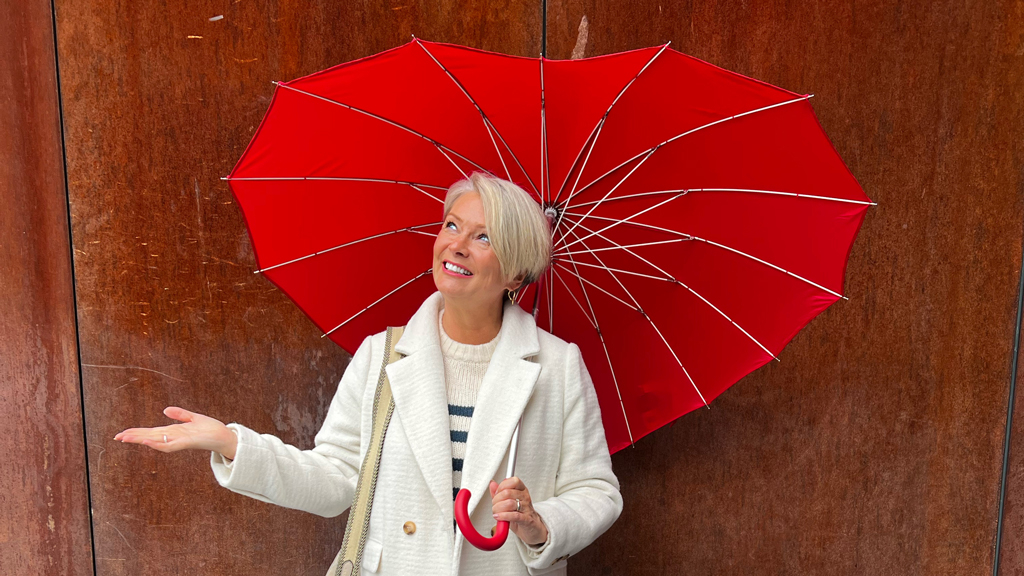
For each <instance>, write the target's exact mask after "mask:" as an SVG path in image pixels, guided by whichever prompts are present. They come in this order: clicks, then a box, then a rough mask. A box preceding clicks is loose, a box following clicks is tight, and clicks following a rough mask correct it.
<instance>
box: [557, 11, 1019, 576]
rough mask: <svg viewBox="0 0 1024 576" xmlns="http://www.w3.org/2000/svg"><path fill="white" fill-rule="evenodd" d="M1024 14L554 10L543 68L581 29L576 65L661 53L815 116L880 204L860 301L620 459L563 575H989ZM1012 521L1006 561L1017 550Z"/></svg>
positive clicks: (861, 266)
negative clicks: (590, 534) (605, 519)
mask: <svg viewBox="0 0 1024 576" xmlns="http://www.w3.org/2000/svg"><path fill="white" fill-rule="evenodd" d="M1021 10H1022V9H1021V6H1020V4H1019V3H1014V2H1010V1H1007V0H1000V1H989V0H970V1H967V2H945V1H943V2H938V3H914V2H909V3H907V2H903V3H895V2H880V1H877V0H870V1H863V2H862V1H850V2H844V1H832V2H783V1H764V2H747V3H739V2H718V3H708V2H703V3H702V2H674V3H673V2H663V1H657V0H630V1H627V2H614V3H612V2H599V1H590V0H549V2H548V28H547V29H548V53H549V55H550V56H551V57H553V58H568V57H569V56H570V54H571V53H572V52H573V48H574V47H575V45H576V40H577V30H578V26H579V23H580V21H581V19H582V17H583V16H584V15H585V16H586V17H587V20H588V24H589V26H588V28H589V30H588V41H587V45H586V47H585V49H584V51H585V53H586V55H587V56H593V55H598V54H605V53H611V52H616V51H620V50H627V49H633V48H639V47H643V46H650V45H656V44H661V43H663V42H666V41H672V46H673V48H675V49H677V50H680V51H682V52H686V53H689V54H692V55H694V56H696V57H698V58H701V59H704V60H707V61H709V62H711V63H713V64H716V65H719V66H722V67H724V68H726V69H730V70H734V71H737V72H740V73H742V74H746V75H748V76H752V77H755V78H758V79H761V80H765V81H767V82H771V83H773V84H776V85H779V86H782V87H785V88H788V89H790V90H793V91H795V92H800V93H813V94H815V95H816V97H815V98H814V99H813V100H812V105H813V106H814V108H815V110H816V111H817V114H818V116H819V118H820V120H821V123H822V125H823V127H824V129H825V131H826V132H827V133H828V135H829V136H830V137H831V139H832V141H833V142H834V144H835V146H836V148H837V149H838V151H839V153H840V155H841V156H842V157H843V158H844V160H845V161H846V162H847V164H848V165H849V167H850V169H851V170H852V172H853V174H854V175H855V176H856V177H857V178H858V180H859V181H860V183H861V184H862V185H863V187H864V189H865V190H866V191H867V193H868V195H869V196H871V197H872V199H874V200H876V201H878V202H879V203H880V206H879V207H878V208H876V209H872V210H871V211H870V212H869V214H868V216H867V219H866V221H865V224H864V228H863V230H862V232H861V235H860V237H859V239H858V241H857V242H856V244H855V245H854V247H853V250H852V255H851V259H850V262H849V267H848V273H847V282H846V294H847V295H848V296H849V297H850V300H849V301H844V302H840V303H837V304H836V305H835V306H833V307H832V308H830V309H829V310H828V311H827V312H826V313H824V314H823V315H822V316H821V317H819V318H818V319H816V320H815V321H814V322H812V323H811V324H810V325H809V326H808V327H807V328H806V329H805V330H804V331H803V332H801V333H800V334H799V335H798V336H797V337H796V338H795V339H794V340H793V342H792V343H791V344H790V345H789V347H787V348H786V349H785V350H784V351H783V352H782V354H781V356H780V358H781V363H777V364H776V363H773V364H772V365H771V366H767V367H765V368H764V369H762V370H759V371H757V372H755V373H754V374H752V375H751V376H749V377H747V378H745V379H744V380H743V381H741V382H739V383H738V384H737V385H736V386H734V387H733V388H732V389H730V390H729V391H728V392H726V393H725V394H723V395H722V396H721V397H720V398H719V399H718V400H716V401H715V402H714V403H713V404H712V406H711V409H710V410H700V411H697V412H695V413H692V414H690V415H687V416H686V417H684V418H682V419H681V420H679V421H677V422H676V424H675V425H674V426H673V427H671V428H666V429H663V430H661V431H659V432H658V433H655V434H653V435H652V436H650V437H648V438H644V439H643V440H641V441H640V443H639V444H638V445H637V447H636V448H635V449H626V450H623V451H622V452H620V453H619V454H617V455H616V456H615V458H614V464H615V469H616V472H617V473H618V474H619V477H620V479H621V481H622V486H623V497H624V500H625V511H624V512H623V515H622V517H621V519H620V520H619V522H618V523H617V524H615V525H614V526H613V527H612V529H611V530H610V531H609V533H607V534H606V535H605V536H604V537H602V538H601V539H600V540H599V541H598V543H597V544H596V545H595V546H592V547H590V548H589V549H587V550H586V551H585V552H584V553H582V554H581V555H579V557H577V558H575V559H574V560H570V564H569V565H570V573H571V574H871V575H884V574H900V575H903V574H922V575H931V574H984V573H986V572H991V570H992V562H993V556H992V554H993V544H994V539H995V529H996V516H997V506H998V502H997V496H998V490H999V474H1000V468H1001V463H1002V462H1001V460H1002V440H1003V426H1004V425H1005V414H1006V399H1007V386H1008V383H1009V380H1010V374H1009V371H1010V360H1009V359H1010V354H1011V344H1012V338H1013V329H1014V323H1015V313H1016V300H1017V274H1018V271H1019V266H1020V259H1021V243H1022V237H1021V235H1022V223H1024V205H1022V199H1024V194H1022V190H1024V175H1022V172H1021V166H1022V165H1024V157H1022V148H1021V145H1020V142H1021V140H1022V138H1024V114H1022V113H1021V107H1020V102H1021V99H1020V98H1021V94H1024V82H1022V68H1021V54H1024V44H1022V40H1021V39H1022V38H1024V14H1022V11H1021ZM693 89H694V90H699V89H700V87H699V86H694V87H693ZM752 289H753V287H752ZM1018 422H1019V423H1018V428H1020V427H1021V426H1024V418H1020V419H1019V421H1018ZM1022 432H1024V431H1021V430H1018V432H1017V436H1016V441H1017V446H1018V449H1017V450H1016V452H1015V454H1016V455H1017V456H1016V460H1015V462H1016V464H1015V471H1016V476H1015V477H1016V478H1019V476H1020V474H1021V472H1020V470H1022V465H1021V464H1020V462H1022V461H1024V460H1022V459H1024V457H1022V456H1021V454H1024V449H1022V448H1020V446H1021V445H1020V442H1021V440H1020V439H1021V438H1022V436H1021V434H1022ZM1014 494H1015V495H1017V500H1015V502H1020V501H1021V500H1020V496H1019V494H1024V489H1022V488H1021V483H1020V482H1019V481H1018V482H1017V488H1016V489H1015V492H1014ZM1016 506H1017V507H1016V509H1015V514H1016V516H1015V518H1014V522H1015V525H1014V526H1015V527H1016V528H1015V531H1014V532H1013V533H1012V534H1011V533H1010V532H1008V533H1007V537H1006V540H1005V541H1004V544H1008V543H1009V542H1011V541H1013V540H1016V541H1017V542H1019V541H1020V539H1021V536H1022V533H1021V529H1020V527H1021V526H1022V524H1024V521H1022V520H1021V519H1022V518H1024V514H1021V512H1020V504H1019V503H1018V504H1016ZM1019 550H1021V548H1020V546H1015V547H1014V548H1013V552H1012V554H1013V555H1015V558H1016V560H1015V562H1016V563H1015V564H1013V565H1014V566H1016V568H1014V569H1013V570H1012V571H1011V570H1007V571H1004V572H1005V573H1006V574H1016V573H1018V572H1020V570H1021V568H1020V565H1021V563H1022V558H1021V556H1020V552H1019ZM1010 554H1011V551H1010V549H1007V555H1010ZM1004 561H1007V560H1004ZM1006 565H1007V567H1009V565H1010V564H1009V562H1007V564H1006Z"/></svg>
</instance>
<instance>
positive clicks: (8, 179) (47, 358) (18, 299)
mask: <svg viewBox="0 0 1024 576" xmlns="http://www.w3.org/2000/svg"><path fill="white" fill-rule="evenodd" d="M0 11H2V13H3V14H4V17H3V18H2V19H0V103H2V106H0V134H2V135H3V136H2V137H0V326H2V327H3V330H2V331H0V387H2V388H0V454H2V456H0V462H2V463H3V465H2V466H0V573H2V574H52V575H58V574H59V575H83V576H84V575H85V574H92V549H91V547H90V541H89V499H88V498H89V497H88V492H87V486H86V472H85V441H84V438H83V435H82V413H81V399H80V388H79V378H78V354H77V344H76V341H75V315H74V300H73V298H74V296H73V293H72V280H71V258H70V248H69V245H68V220H67V219H68V213H67V198H66V195H65V188H64V163H63V156H62V151H61V140H60V111H59V104H58V100H57V98H58V95H57V71H56V60H55V59H54V42H53V21H52V19H51V9H50V3H49V2H40V1H32V2H3V3H2V9H0Z"/></svg>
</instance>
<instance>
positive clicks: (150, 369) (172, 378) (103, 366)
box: [82, 364, 184, 382]
mask: <svg viewBox="0 0 1024 576" xmlns="http://www.w3.org/2000/svg"><path fill="white" fill-rule="evenodd" d="M82 366H87V367H89V368H122V369H126V370H145V371H146V372H153V373H154V374H159V375H161V376H166V377H168V378H170V379H171V380H177V381H178V382H184V380H182V379H181V378H175V377H174V376H171V375H170V374H165V373H163V372H161V371H159V370H153V369H152V368H143V367H142V366H116V365H113V364H82Z"/></svg>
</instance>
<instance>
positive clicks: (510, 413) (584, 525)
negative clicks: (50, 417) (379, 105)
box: [115, 173, 622, 576]
mask: <svg viewBox="0 0 1024 576" xmlns="http://www.w3.org/2000/svg"><path fill="white" fill-rule="evenodd" d="M550 255H551V233H550V229H549V227H548V223H547V219H546V217H545V216H544V214H543V212H541V208H540V205H539V204H537V202H535V201H534V200H533V198H531V197H530V195H529V194H528V193H527V192H526V191H524V190H523V189H522V188H520V187H518V186H516V185H515V184H513V183H512V182H508V181H505V180H500V179H498V178H494V177H491V176H487V175H485V174H479V173H476V174H473V175H472V176H470V177H469V178H468V179H466V180H462V181H460V182H457V183H456V184H454V185H453V186H452V187H451V188H450V189H449V190H448V194H447V197H446V199H445V205H444V219H443V225H442V226H441V229H440V230H439V231H438V234H437V238H436V240H435V241H434V249H433V267H432V272H433V278H434V283H435V285H436V287H437V292H435V293H434V294H432V295H431V296H430V297H428V298H427V299H426V301H424V302H423V304H422V305H421V306H420V308H419V310H418V311H417V312H416V313H415V314H414V315H413V316H412V318H410V319H409V323H408V324H407V325H406V326H405V327H404V331H402V332H399V333H398V334H399V335H398V336H397V343H396V342H393V340H392V334H394V333H395V332H394V331H393V330H392V329H388V330H387V331H386V332H380V333H378V334H375V335H373V336H369V337H367V338H366V339H365V340H363V343H362V344H361V345H360V346H359V349H358V350H356V353H355V354H354V355H353V357H352V361H351V362H350V363H349V365H348V367H347V368H346V369H345V374H344V375H343V376H342V379H341V382H340V384H339V385H338V390H337V392H336V394H335V396H334V400H333V401H332V403H331V407H330V409H329V410H328V413H327V417H326V419H325V421H324V424H323V427H322V428H321V429H320V432H319V433H318V434H317V435H316V439H315V444H316V446H315V447H314V448H313V449H311V450H301V449H299V448H296V447H294V446H289V445H287V444H285V443H284V442H282V441H281V440H280V439H278V438H277V437H275V436H272V435H269V434H258V433H256V432H254V431H253V430H251V429H249V428H247V427H245V426H243V425H241V424H237V423H232V424H228V425H224V424H223V423H221V422H220V421H218V420H215V419H213V418H209V417H207V416H203V415H202V414H198V413H193V412H189V411H187V410H182V409H181V408H173V407H172V408H168V409H166V410H165V411H164V413H165V414H166V415H167V416H169V417H170V418H173V419H175V420H179V421H181V422H182V424H174V425H170V426H162V427H158V428H132V429H128V430H125V431H124V432H121V433H119V434H118V435H117V436H116V437H115V438H116V439H118V440H121V441H123V442H132V443H136V444H144V445H146V446H149V447H150V448H153V449H155V450H158V451H161V452H175V451H178V450H184V449H201V450H210V451H211V452H212V454H211V466H212V467H213V472H214V475H215V476H216V478H217V481H218V482H219V483H220V484H221V485H222V486H224V487H226V488H228V489H229V490H232V491H234V492H237V493H239V494H244V495H246V496H250V497H252V498H255V499H258V500H262V501H265V502H271V503H274V504H278V505H281V506H286V507H289V508H295V509H299V510H305V511H308V512H312V513H314V514H319V515H322V516H337V515H339V514H341V513H342V512H344V511H345V510H346V509H349V508H350V507H351V508H352V511H353V512H352V513H350V515H349V527H347V528H346V530H347V531H346V536H345V540H344V543H343V550H342V552H340V553H339V554H338V556H337V559H336V560H335V564H334V566H333V567H332V568H331V569H330V570H329V574H332V575H336V574H356V573H361V574H396V575H397V574H421V573H429V574H450V575H452V576H457V575H459V574H484V573H486V574H492V575H495V576H504V575H526V574H538V573H551V574H565V565H566V562H565V559H566V558H567V557H568V556H569V555H571V554H575V553H576V552H579V551H580V550H582V549H583V548H584V547H586V546H587V545H589V544H590V543H591V542H593V541H594V539H596V538H597V537H598V536H600V535H601V534H602V533H603V532H604V531H605V530H607V529H608V528H609V527H610V526H611V524H612V523H613V522H614V521H615V520H616V518H618V516H619V514H620V512H621V511H622V497H621V495H620V494H619V483H618V480H617V479H616V477H615V474H614V473H613V472H612V467H611V457H610V455H609V453H608V444H607V442H606V440H605V435H604V426H603V425H602V421H601V413H600V407H599V405H598V402H597V394H596V392H595V391H594V386H593V384H592V383H591V380H590V375H589V373H588V372H587V369H586V367H585V366H584V364H583V359H582V357H581V354H580V350H579V347H577V346H576V345H575V344H570V343H568V342H565V341H564V340H561V339H560V338H558V337H556V336H554V335H552V334H551V333H549V332H547V331H545V330H543V329H541V328H539V327H538V326H537V325H536V323H535V321H534V318H533V316H532V315H531V314H529V313H528V312H526V311H525V310H523V309H522V308H521V307H520V306H519V305H517V304H516V303H515V302H514V294H515V292H516V291H517V290H520V289H522V287H523V286H525V285H526V284H529V283H530V282H532V281H534V280H535V279H537V278H539V277H540V275H541V274H542V273H543V272H544V270H545V268H546V267H547V266H548V265H549V260H550ZM388 396H390V397H391V398H392V399H393V402H394V404H393V405H391V404H390V403H389V402H388V401H387V400H384V401H383V402H380V406H381V407H382V408H381V409H380V411H379V410H378V401H379V400H381V399H383V398H387V397H388ZM391 408H393V410H392V409H391ZM383 414H387V416H386V417H384V418H379V417H378V415H383ZM382 421H383V427H382V428H381V427H380V423H381V422H382ZM520 422H521V424H520V426H519V427H518V428H517V423H520ZM513 430H519V432H518V438H519V440H518V442H519V443H521V444H523V445H524V446H528V447H529V449H527V450H520V451H519V453H518V458H517V459H515V460H514V461H515V462H516V465H515V469H516V475H515V476H512V477H509V478H505V474H504V470H505V469H506V468H505V466H504V464H505V463H507V462H508V461H509V460H512V457H511V456H506V455H508V454H509V453H510V452H511V449H510V446H513V445H516V442H515V441H514V440H513ZM385 433H386V437H385V436H384V434H385ZM503 459H504V462H503ZM364 480H365V483H368V484H369V486H370V488H369V489H367V488H366V485H365V484H364ZM462 488H465V489H466V490H467V491H468V492H469V493H471V494H472V497H470V498H469V499H468V500H463V501H462V502H465V505H466V514H467V515H468V517H469V520H470V521H471V522H472V523H473V524H474V525H475V526H476V527H485V526H487V525H493V522H494V521H495V520H497V521H501V522H508V525H507V528H508V530H510V531H511V532H512V533H513V534H514V537H510V538H509V539H508V540H506V541H505V542H504V545H503V546H501V547H500V548H498V549H497V550H495V551H493V552H484V551H482V550H479V549H477V548H474V547H472V546H464V543H465V540H464V535H463V534H462V532H461V530H460V528H459V526H458V525H457V523H456V522H455V504H454V501H455V498H456V495H457V494H458V493H459V491H460V489H462ZM449 490H451V491H450V492H449ZM465 493H466V492H465V491H464V492H463V494H465ZM488 493H489V496H490V498H489V503H490V506H487V505H486V504H487V503H488V498H487V495H488ZM374 494H376V496H374ZM371 508H372V514H371V513H370V511H371ZM459 514H462V509H461V508H460V512H459ZM355 518H362V519H363V521H362V522H359V521H355V520H354V519H355ZM465 521H466V520H465V518H463V519H461V520H459V522H460V523H462V522H465ZM460 525H463V526H466V525H465V524H460ZM501 526H502V528H504V527H505V525H504V524H502V525H501ZM350 532H351V535H353V537H352V539H350V537H349V536H350ZM467 532H468V528H467ZM468 538H470V539H473V540H471V541H475V536H474V535H470V536H468ZM350 542H358V545H357V546H356V545H350ZM477 545H479V544H477Z"/></svg>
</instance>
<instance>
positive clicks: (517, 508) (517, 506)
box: [516, 498, 520, 512]
mask: <svg viewBox="0 0 1024 576" xmlns="http://www.w3.org/2000/svg"><path fill="white" fill-rule="evenodd" d="M519 510H520V502H519V498H516V512H519Z"/></svg>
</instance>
